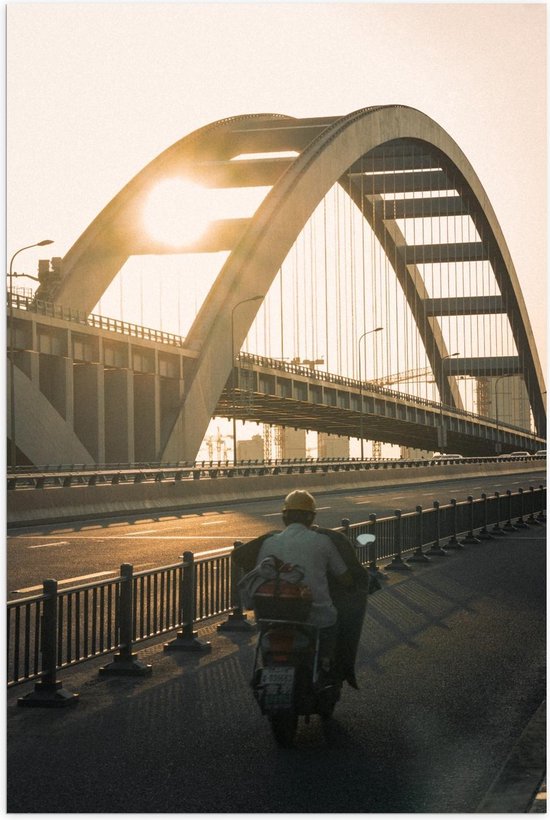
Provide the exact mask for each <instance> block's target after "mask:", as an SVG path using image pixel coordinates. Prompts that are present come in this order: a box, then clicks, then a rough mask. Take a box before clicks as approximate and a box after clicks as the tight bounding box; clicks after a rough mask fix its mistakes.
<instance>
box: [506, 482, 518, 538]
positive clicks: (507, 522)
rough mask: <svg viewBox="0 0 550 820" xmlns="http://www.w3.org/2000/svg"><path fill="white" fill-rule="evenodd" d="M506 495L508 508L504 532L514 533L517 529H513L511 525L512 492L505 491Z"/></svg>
mask: <svg viewBox="0 0 550 820" xmlns="http://www.w3.org/2000/svg"><path fill="white" fill-rule="evenodd" d="M506 495H507V496H508V503H507V505H506V506H507V507H508V520H507V521H506V524H505V525H504V529H505V530H506V532H515V531H516V530H517V527H514V525H513V524H512V490H506Z"/></svg>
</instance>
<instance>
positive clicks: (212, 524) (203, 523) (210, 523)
mask: <svg viewBox="0 0 550 820" xmlns="http://www.w3.org/2000/svg"><path fill="white" fill-rule="evenodd" d="M222 522H223V518H216V520H215V521H201V527H215V526H216V524H221V523H222ZM224 523H225V522H224Z"/></svg>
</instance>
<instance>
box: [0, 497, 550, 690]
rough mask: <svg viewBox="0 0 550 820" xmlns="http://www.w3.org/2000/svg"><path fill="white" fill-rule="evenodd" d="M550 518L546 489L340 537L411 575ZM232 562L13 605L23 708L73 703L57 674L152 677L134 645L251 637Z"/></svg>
mask: <svg viewBox="0 0 550 820" xmlns="http://www.w3.org/2000/svg"><path fill="white" fill-rule="evenodd" d="M545 509H546V488H545V487H543V486H539V487H538V488H534V487H529V490H528V491H524V490H523V489H519V490H518V491H517V492H511V491H510V490H508V491H507V492H506V493H505V494H500V493H498V492H495V493H494V494H493V495H491V496H488V495H486V494H483V495H482V496H481V497H480V498H477V499H474V498H473V497H472V496H469V497H468V499H467V500H466V501H456V500H455V499H451V501H450V503H448V504H444V505H442V504H440V503H439V502H438V501H434V502H433V505H432V506H431V507H429V508H428V509H424V508H423V507H421V506H417V507H416V510H415V511H414V512H408V513H404V514H402V513H401V511H400V510H396V511H395V513H394V515H393V516H388V517H385V518H381V519H378V518H377V517H376V515H374V514H373V515H371V516H370V517H369V520H368V521H363V522H360V523H358V524H350V522H349V521H348V520H347V519H344V520H343V521H342V526H341V527H338V528H337V529H338V530H339V531H342V532H344V533H346V535H347V536H348V537H349V538H350V539H351V541H352V543H355V541H356V538H357V536H358V535H359V534H361V533H368V532H371V533H374V534H375V535H376V540H375V542H374V543H373V544H371V545H368V546H366V547H359V546H358V547H357V553H358V557H359V560H360V561H361V563H362V564H363V565H364V566H368V567H369V568H370V569H371V570H372V571H378V570H379V566H378V565H379V562H383V561H389V563H388V564H386V565H385V567H384V568H385V569H386V570H397V571H410V570H411V569H412V566H411V565H414V563H415V562H417V561H427V560H429V556H437V555H440V556H444V555H446V554H447V550H449V549H462V548H463V545H464V544H468V543H479V542H480V541H481V540H484V539H491V538H494V537H500V536H502V535H505V534H506V533H507V532H508V531H510V532H513V531H514V530H516V529H518V528H519V527H529V526H540V525H541V523H542V522H543V521H544V520H545V515H544V511H545ZM489 528H491V529H490V530H489ZM458 536H461V539H460V540H459V538H458ZM462 536H465V537H462ZM236 543H238V542H236ZM232 552H233V547H226V548H221V549H218V550H212V551H210V552H206V553H200V554H199V555H198V556H195V555H194V554H193V553H192V552H186V553H184V555H183V556H182V558H181V561H179V562H178V563H175V564H171V565H168V566H163V567H156V568H154V569H150V570H146V571H141V572H134V571H133V567H132V565H130V564H123V565H122V566H121V568H120V575H118V576H117V577H115V578H110V579H107V580H104V581H101V582H97V583H89V584H85V585H81V586H72V587H68V588H63V589H60V588H58V584H57V581H55V580H51V579H49V580H46V581H44V582H43V590H42V593H41V594H40V595H35V596H33V597H28V598H24V599H19V600H16V601H10V602H9V603H8V605H7V632H8V639H7V651H8V660H7V669H8V687H11V686H15V685H17V684H20V683H24V682H29V681H38V682H37V683H36V684H35V690H34V692H31V693H29V695H27V696H25V698H21V699H20V701H19V702H20V703H21V704H22V705H36V704H38V705H41V704H43V703H44V704H47V705H58V704H59V705H65V703H71V702H74V701H73V695H71V693H68V692H67V691H66V690H64V689H63V688H62V686H61V683H60V682H59V681H58V680H57V673H58V672H59V671H61V670H63V669H65V668H67V667H70V666H74V665H75V664H78V663H81V662H83V661H87V660H90V659H92V658H98V657H100V656H103V655H108V654H111V653H116V654H115V656H114V659H113V661H112V663H110V664H107V665H106V666H104V667H102V669H101V671H102V674H111V673H113V674H114V673H118V672H120V673H124V674H148V673H149V672H150V671H151V667H150V666H148V665H146V664H143V663H142V662H141V661H139V660H138V658H137V653H136V652H135V651H134V645H136V644H140V643H141V642H143V641H146V640H149V639H152V638H155V637H160V636H163V635H168V634H169V633H171V632H174V631H175V630H179V631H178V632H177V637H176V638H175V639H174V640H172V641H171V642H169V643H166V644H165V648H166V650H178V649H184V650H185V649H187V650H192V651H207V650H208V649H209V648H210V647H209V644H207V643H204V642H202V641H200V640H199V639H198V637H197V633H196V632H195V631H194V627H195V626H196V625H197V624H199V623H201V622H205V621H208V620H209V619H214V618H219V616H223V615H228V616H229V618H228V620H227V621H225V622H223V623H221V624H220V625H219V626H218V628H219V629H222V630H223V629H250V628H251V625H250V623H249V622H248V621H247V619H246V615H245V614H244V613H243V611H242V609H241V608H240V601H239V595H238V591H237V582H238V578H239V574H238V570H237V567H236V565H235V563H234V562H233V561H232ZM403 556H406V557H405V558H404V557H403Z"/></svg>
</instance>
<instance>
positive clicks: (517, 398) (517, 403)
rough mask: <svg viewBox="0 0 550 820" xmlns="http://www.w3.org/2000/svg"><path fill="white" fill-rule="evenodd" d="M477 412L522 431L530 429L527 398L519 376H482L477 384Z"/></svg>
mask: <svg viewBox="0 0 550 820" xmlns="http://www.w3.org/2000/svg"><path fill="white" fill-rule="evenodd" d="M477 412H478V413H479V415H480V416H489V417H490V418H493V419H496V421H497V422H502V423H503V424H514V425H516V426H517V427H521V428H523V429H524V430H529V429H530V427H531V415H530V407H529V397H528V395H527V390H526V388H525V382H524V381H523V378H522V377H521V376H483V377H480V378H478V383H477Z"/></svg>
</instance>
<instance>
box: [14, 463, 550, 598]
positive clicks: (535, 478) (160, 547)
mask: <svg viewBox="0 0 550 820" xmlns="http://www.w3.org/2000/svg"><path fill="white" fill-rule="evenodd" d="M260 480H261V479H260ZM543 483H545V471H544V469H543V468H542V469H541V468H539V469H537V468H535V467H534V466H532V465H529V466H528V467H527V468H526V471H525V473H520V474H518V473H516V474H513V475H500V476H496V475H495V476H490V477H488V478H484V477H481V476H480V477H478V478H475V479H471V478H470V479H459V478H455V479H449V480H446V481H441V480H439V481H437V482H431V483H430V482H422V483H417V484H414V485H399V484H398V483H397V484H396V486H395V487H393V488H390V487H384V488H381V489H378V490H376V489H374V488H371V487H369V489H368V490H367V491H355V492H353V491H348V490H347V491H345V492H344V491H343V492H337V493H317V494H316V500H317V506H318V515H317V523H318V524H320V525H321V526H326V527H336V526H339V525H340V523H341V520H342V518H344V517H346V518H349V519H350V521H351V522H352V523H356V522H359V521H365V520H367V519H368V516H369V515H370V514H371V513H376V515H377V516H378V517H382V516H384V515H392V514H393V512H394V510H395V509H401V510H402V511H403V512H408V511H412V510H414V509H415V507H416V505H417V504H421V505H422V506H423V507H429V506H431V505H432V503H433V501H434V500H435V499H437V500H438V501H440V502H441V503H442V504H444V503H448V502H449V500H450V499H451V498H456V499H457V500H458V501H460V500H464V499H466V498H467V496H468V495H473V496H474V497H476V498H477V497H479V496H480V495H481V493H483V492H485V493H487V494H492V493H494V492H496V491H498V492H506V490H508V489H510V490H517V489H518V488H519V487H523V488H524V489H526V488H528V487H529V486H530V485H532V486H535V487H537V486H539V485H540V484H543ZM52 492H57V490H53V491H52ZM59 492H62V490H59ZM280 509H281V502H280V500H278V499H271V500H268V501H253V502H247V501H236V502H235V503H233V504H224V505H223V506H222V507H220V508H219V509H212V508H202V509H201V508H197V509H196V510H192V511H190V510H186V511H185V512H184V513H182V514H180V515H174V514H173V513H170V514H162V513H160V514H154V515H151V514H150V513H147V514H145V515H143V516H130V517H127V518H125V519H121V518H118V519H113V518H110V519H101V520H97V521H86V522H76V523H75V522H71V523H70V524H63V525H60V524H55V525H50V526H39V527H29V528H25V529H18V530H11V531H10V535H9V536H8V552H7V583H8V586H7V588H8V598H9V600H12V599H14V598H15V599H17V598H20V597H23V596H27V595H34V594H36V593H38V592H39V591H40V589H41V588H42V587H41V584H42V581H43V580H44V579H45V578H55V579H56V580H57V581H59V582H60V584H63V585H67V584H77V583H86V582H88V581H94V580H96V579H102V578H108V577H112V576H114V575H117V574H118V572H119V567H120V565H121V564H122V563H131V564H133V565H134V569H135V570H141V569H147V568H149V567H155V566H157V567H158V566H164V565H166V564H173V563H175V562H176V561H178V560H179V558H180V556H181V555H182V553H183V552H184V551H186V550H191V551H192V552H195V553H200V552H204V551H206V550H211V549H218V548H220V547H227V546H231V545H232V544H233V542H234V541H236V540H241V541H246V540H249V539H251V538H254V537H255V536H257V535H260V534H261V533H263V532H266V531H268V530H271V529H278V528H279V527H280V526H281V514H280Z"/></svg>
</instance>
